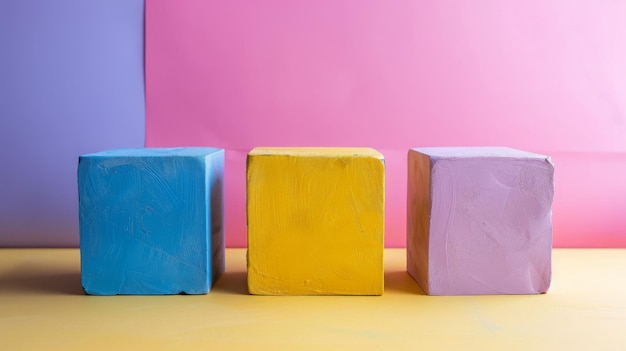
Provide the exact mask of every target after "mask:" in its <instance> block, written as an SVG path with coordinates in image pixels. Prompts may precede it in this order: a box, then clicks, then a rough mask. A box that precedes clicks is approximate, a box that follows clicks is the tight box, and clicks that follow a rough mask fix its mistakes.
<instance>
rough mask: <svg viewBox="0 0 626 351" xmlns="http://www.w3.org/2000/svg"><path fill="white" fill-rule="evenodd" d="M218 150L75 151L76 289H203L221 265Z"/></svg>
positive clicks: (114, 291) (221, 180)
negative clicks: (78, 268)
mask: <svg viewBox="0 0 626 351" xmlns="http://www.w3.org/2000/svg"><path fill="white" fill-rule="evenodd" d="M223 187H224V150H222V149H214V148H174V149H152V148H145V149H118V150H110V151H104V152H99V153H95V154H88V155H83V156H80V158H79V162H78V193H79V213H80V220H79V221H80V255H81V272H82V284H83V289H84V290H85V292H86V293H87V294H90V295H154V294H206V293H208V292H209V290H210V288H211V285H212V284H213V283H214V282H215V281H216V280H217V278H219V276H220V275H221V274H222V272H224V225H223V223H224V221H223V208H224V205H223V203H224V201H223V193H224V191H223Z"/></svg>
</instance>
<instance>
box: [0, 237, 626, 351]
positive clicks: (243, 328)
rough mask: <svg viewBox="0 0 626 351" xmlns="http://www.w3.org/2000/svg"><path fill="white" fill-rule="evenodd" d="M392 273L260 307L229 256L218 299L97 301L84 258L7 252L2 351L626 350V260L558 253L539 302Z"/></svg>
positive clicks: (393, 265) (611, 253)
mask: <svg viewBox="0 0 626 351" xmlns="http://www.w3.org/2000/svg"><path fill="white" fill-rule="evenodd" d="M385 263H386V266H385V293H384V295H383V296H369V297H363V296H361V297H356V296H355V297H342V296H302V297H300V296H295V297H294V296H281V297H278V296H250V295H248V294H247V292H246V274H245V250H241V249H230V250H227V256H226V267H227V270H226V273H225V274H224V276H223V277H222V278H221V279H220V281H219V282H218V283H217V285H216V286H215V287H214V288H213V291H212V292H211V293H210V294H209V295H201V296H111V297H98V296H85V295H83V292H82V289H81V287H80V270H79V254H78V250H76V249H64V250H58V249H39V250H30V249H17V250H15V249H2V250H0V349H2V350H23V349H28V350H81V351H85V350H98V349H102V350H122V349H136V350H139V349H141V350H182V349H192V348H193V349H202V350H222V349H225V348H227V349H249V350H258V349H272V350H275V349H284V350H292V349H298V350H299V349H310V350H331V349H338V350H345V349H358V350H361V349H381V350H389V349H391V348H392V347H398V350H409V349H411V350H440V349H449V350H461V349H462V350H467V349H475V350H514V349H518V350H548V349H554V350H625V349H626V250H608V249H604V250H591V249H585V250H563V249H561V250H555V251H554V262H553V268H554V272H553V274H554V276H553V284H552V288H551V290H550V292H549V293H548V294H545V295H536V296H459V297H434V296H424V295H423V293H422V292H421V290H420V289H419V288H418V287H417V285H416V284H415V283H414V282H413V280H411V278H410V277H409V276H408V275H407V274H406V272H405V250H399V249H394V250H386V252H385Z"/></svg>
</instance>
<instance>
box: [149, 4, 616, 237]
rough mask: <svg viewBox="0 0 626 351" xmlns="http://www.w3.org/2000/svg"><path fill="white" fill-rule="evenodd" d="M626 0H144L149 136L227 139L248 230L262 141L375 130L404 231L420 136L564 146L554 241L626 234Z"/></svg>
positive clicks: (197, 141) (235, 213) (232, 189)
mask: <svg viewBox="0 0 626 351" xmlns="http://www.w3.org/2000/svg"><path fill="white" fill-rule="evenodd" d="M624 14H626V2H620V1H566V0H541V1H538V0H532V1H516V0H510V1H509V0H503V1H452V0H444V1H441V0H440V1H423V0H422V1H410V0H404V1H401V0H377V1H367V0H315V1H313V0H302V1H290V0H264V1H254V0H241V1H206V0H202V1H201V0H181V1H176V2H173V1H158V0H148V1H147V4H146V89H147V106H146V109H147V110H146V111H147V117H146V128H147V134H146V143H147V146H175V145H176V146H180V145H211V146H216V147H223V148H226V149H227V165H226V172H227V173H228V174H227V182H226V187H227V194H226V195H227V204H226V210H227V244H228V245H229V246H243V245H245V235H246V234H245V233H246V228H245V212H244V211H245V154H246V152H247V151H248V150H249V149H251V148H252V147H254V146H262V145H264V146H295V145H300V146H371V147H374V148H377V149H378V150H379V151H381V152H382V153H383V154H384V155H385V157H386V162H387V214H386V215H387V228H386V229H387V230H386V243H387V246H390V247H398V246H404V245H405V217H406V213H405V212H406V209H405V198H406V194H405V192H406V152H407V149H408V148H410V147H416V146H450V145H505V146H511V147H516V148H521V149H525V150H528V151H534V152H540V153H544V154H548V155H551V156H553V159H554V161H555V163H556V195H555V196H556V199H555V204H554V225H555V233H554V234H555V245H556V246H593V247H596V246H626V229H624V228H626V216H625V213H624V212H625V211H624V209H626V187H625V186H624V185H623V184H624V181H623V179H626V64H625V62H626V40H624V38H626V21H624Z"/></svg>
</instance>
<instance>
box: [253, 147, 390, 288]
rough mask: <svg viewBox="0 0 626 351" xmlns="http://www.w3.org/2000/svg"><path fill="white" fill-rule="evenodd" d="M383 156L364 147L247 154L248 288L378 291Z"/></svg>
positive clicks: (263, 150) (257, 150)
mask: <svg viewBox="0 0 626 351" xmlns="http://www.w3.org/2000/svg"><path fill="white" fill-rule="evenodd" d="M384 208H385V166H384V159H383V156H382V155H381V154H380V153H379V152H377V151H376V150H373V149H368V148H255V149H253V150H252V151H250V153H249V154H248V165H247V211H248V291H249V292H250V293H251V294H258V295H381V294H382V293H383V275H384V272H383V246H384V213H385V212H384V211H385V209H384Z"/></svg>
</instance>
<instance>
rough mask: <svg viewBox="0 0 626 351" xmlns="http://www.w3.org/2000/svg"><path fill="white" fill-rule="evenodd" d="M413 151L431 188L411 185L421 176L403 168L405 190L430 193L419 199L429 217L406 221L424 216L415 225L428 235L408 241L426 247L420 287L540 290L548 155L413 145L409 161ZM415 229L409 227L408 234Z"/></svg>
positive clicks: (546, 244)
mask: <svg viewBox="0 0 626 351" xmlns="http://www.w3.org/2000/svg"><path fill="white" fill-rule="evenodd" d="M412 153H413V155H415V154H417V155H415V156H416V158H414V159H415V160H421V161H418V162H423V163H429V164H428V165H426V164H424V167H423V168H424V169H426V172H425V174H427V173H429V178H430V179H429V184H430V186H427V187H424V186H421V187H420V186H418V187H415V186H411V182H417V183H419V182H422V180H420V179H413V178H415V175H414V174H411V171H409V192H411V191H413V192H415V191H416V189H418V191H425V189H429V191H430V194H429V201H426V202H423V204H424V206H430V208H429V209H428V210H429V213H430V219H428V218H426V217H427V216H422V217H423V218H421V219H420V218H418V219H416V220H413V221H409V222H410V223H416V222H419V221H420V220H421V221H429V223H425V224H423V225H421V226H419V227H420V228H422V229H421V230H422V231H424V230H426V231H427V233H422V235H417V239H416V238H412V239H411V238H409V239H408V246H409V247H410V248H409V250H412V249H414V248H415V246H416V245H422V246H423V245H426V247H427V251H425V250H424V251H423V255H426V256H427V260H426V261H427V264H428V269H427V270H426V269H422V270H421V271H422V272H421V274H427V275H428V276H427V277H422V279H421V283H420V285H422V288H424V290H426V292H427V293H428V294H430V295H470V294H536V293H542V292H546V291H547V290H548V287H549V285H550V279H551V251H552V199H553V196H554V167H553V165H552V163H551V161H550V158H549V157H547V156H542V155H537V154H533V153H528V152H524V151H519V150H514V149H509V148H500V147H472V148H460V147H458V148H418V149H412V150H411V151H410V153H409V162H411V159H412V158H413V157H412ZM409 168H411V167H409ZM412 196H414V195H412V194H409V204H410V203H411V197H412ZM411 212H412V210H411V206H409V216H413V215H414V213H415V211H413V213H411ZM421 213H427V212H424V211H422V212H421ZM423 228H427V229H423ZM418 230H420V229H418ZM414 234H415V233H414V231H412V230H411V224H409V232H408V233H407V235H414ZM423 234H426V235H423ZM420 238H421V239H420ZM424 238H426V239H424ZM418 250H419V249H418ZM409 256H410V257H409V261H411V255H409ZM413 256H415V255H413ZM410 266H411V264H410V263H409V272H410V273H411V275H413V276H414V277H415V278H416V280H417V281H418V282H420V279H419V278H418V277H416V275H418V274H420V273H419V272H417V271H418V270H416V269H415V268H411V267H410ZM424 285H426V286H424Z"/></svg>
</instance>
